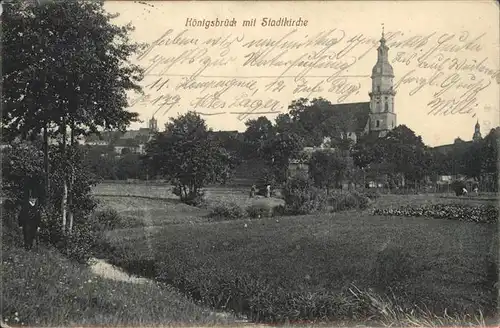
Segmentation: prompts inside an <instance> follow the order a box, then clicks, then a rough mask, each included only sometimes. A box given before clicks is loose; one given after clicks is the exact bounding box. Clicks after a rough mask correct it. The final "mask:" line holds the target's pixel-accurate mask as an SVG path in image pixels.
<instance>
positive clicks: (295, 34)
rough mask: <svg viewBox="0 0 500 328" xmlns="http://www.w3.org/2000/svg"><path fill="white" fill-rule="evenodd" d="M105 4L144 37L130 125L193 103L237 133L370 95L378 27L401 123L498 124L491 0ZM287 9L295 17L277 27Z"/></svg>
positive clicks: (435, 134)
mask: <svg viewBox="0 0 500 328" xmlns="http://www.w3.org/2000/svg"><path fill="white" fill-rule="evenodd" d="M105 8H106V9H107V10H108V11H110V12H113V13H119V14H120V15H119V16H118V17H117V18H116V19H115V20H114V23H116V24H119V25H123V24H127V23H131V24H132V25H133V26H134V27H135V30H134V31H133V33H132V35H131V38H132V40H134V41H136V42H140V43H142V44H144V48H143V50H142V51H141V52H140V53H138V54H137V55H136V56H134V58H132V59H131V60H132V62H133V63H135V64H138V65H140V66H142V67H143V68H144V69H145V70H146V74H145V78H144V80H143V81H142V82H141V85H142V86H143V87H144V92H145V93H144V95H142V96H139V95H135V94H130V102H131V106H130V108H129V110H131V111H135V112H138V113H139V114H140V118H141V119H142V120H144V123H134V124H133V125H132V126H131V128H139V127H144V126H146V122H147V120H148V119H149V118H151V117H152V116H153V115H154V116H155V118H157V120H158V123H159V126H160V128H162V127H163V125H164V123H165V122H167V121H168V120H169V119H170V118H171V117H176V116H177V115H180V114H184V113H186V112H187V111H188V110H194V111H196V112H198V113H200V115H202V116H203V117H204V118H205V119H206V121H207V124H208V126H209V127H211V128H212V129H214V130H240V131H243V130H244V129H245V124H244V123H245V121H246V120H248V119H251V118H257V117H258V116H260V115H264V116H267V117H269V118H270V119H271V120H272V119H274V118H275V117H276V116H277V115H278V114H279V113H284V112H287V111H288V109H287V108H288V106H289V105H290V104H291V102H292V101H293V100H296V99H298V98H300V97H304V98H308V99H313V98H317V97H323V98H325V99H327V100H329V101H331V102H332V103H334V104H335V103H353V102H367V101H369V100H370V98H369V92H370V91H371V79H370V75H371V70H372V68H373V66H374V65H375V62H376V60H377V46H378V41H379V39H380V38H381V34H382V31H384V36H385V38H386V39H387V45H388V46H389V48H390V49H389V61H390V63H391V65H392V67H393V69H394V75H395V76H394V80H393V83H394V87H395V89H396V92H397V93H396V96H395V101H394V103H395V112H396V114H397V124H405V125H407V126H408V127H409V128H411V129H412V130H414V131H415V132H416V133H417V134H418V135H421V136H422V138H423V140H424V142H425V143H426V144H428V145H431V146H436V145H441V144H448V143H452V142H453V140H454V139H455V138H456V137H460V138H461V139H463V140H470V139H471V138H472V134H473V132H474V125H475V124H476V122H479V123H480V124H481V130H482V133H483V136H484V135H485V134H486V133H487V131H489V129H491V128H493V127H496V126H498V125H499V111H498V110H499V106H498V104H499V100H500V99H499V84H500V76H499V60H498V58H500V57H499V31H498V26H499V16H498V5H497V4H496V2H495V1H454V2H453V3H451V2H449V1H442V2H441V1H323V2H315V1H307V2H306V1H304V2H300V1H294V2H286V1H280V2H272V1H261V2H232V1H214V2H210V1H204V2H184V1H176V2H162V1H155V2H136V1H107V2H106V3H105ZM285 18H286V19H287V20H288V21H293V22H295V23H297V22H298V24H299V26H279V25H280V24H281V25H284V23H283V22H284V21H285ZM253 19H255V26H252V25H253V24H254V21H253ZM280 19H281V20H280ZM203 20H205V22H203ZM244 20H246V22H245V24H246V25H247V26H243V24H244ZM264 21H267V26H262V24H263V22H264ZM305 21H307V25H306V24H305ZM207 22H208V23H207ZM205 23H206V24H212V25H211V26H210V25H209V26H208V28H205V25H204V24H205ZM190 24H191V25H190ZM224 24H226V26H224ZM216 25H221V26H216ZM271 25H272V26H271ZM304 25H306V26H304ZM250 113H251V114H250Z"/></svg>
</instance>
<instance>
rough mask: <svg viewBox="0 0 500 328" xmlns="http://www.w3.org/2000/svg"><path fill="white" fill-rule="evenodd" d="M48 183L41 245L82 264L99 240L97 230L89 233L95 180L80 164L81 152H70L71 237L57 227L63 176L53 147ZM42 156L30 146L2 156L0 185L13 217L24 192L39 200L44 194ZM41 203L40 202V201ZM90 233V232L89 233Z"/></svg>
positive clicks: (58, 225) (25, 144) (73, 150)
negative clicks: (50, 245)
mask: <svg viewBox="0 0 500 328" xmlns="http://www.w3.org/2000/svg"><path fill="white" fill-rule="evenodd" d="M49 151H50V159H51V161H50V163H49V164H50V172H51V175H50V181H51V189H50V194H49V195H48V196H49V202H48V205H47V206H45V207H44V208H43V209H42V224H41V227H40V237H41V240H42V241H45V242H47V243H49V244H52V245H55V246H56V247H58V248H59V249H60V250H61V251H62V252H63V253H65V254H66V255H68V256H70V257H72V258H75V259H77V260H80V261H85V260H86V259H87V258H88V257H90V256H91V253H92V247H94V245H95V242H96V240H97V239H98V235H97V232H98V229H97V230H91V229H92V224H91V221H90V220H89V217H90V215H91V214H92V212H93V211H94V209H95V207H96V205H97V203H96V200H95V199H94V198H93V197H92V195H91V188H92V187H93V185H95V183H96V181H95V179H94V177H93V176H92V175H91V174H90V173H89V170H88V168H87V167H86V166H85V165H84V162H83V160H82V156H83V154H82V152H81V151H80V150H79V149H78V148H75V149H70V152H69V155H70V156H71V157H72V161H73V165H74V171H75V174H74V181H73V184H72V189H71V192H72V194H73V202H72V203H71V210H72V212H73V214H74V227H73V228H74V230H73V232H72V234H71V235H69V236H66V235H63V234H62V231H61V225H60V214H61V200H62V196H61V195H62V192H63V190H62V189H63V187H62V183H63V178H62V176H63V174H64V172H65V167H64V165H63V163H62V162H63V159H62V158H63V157H62V155H61V153H60V149H59V148H57V147H53V148H51V149H50V150H49ZM42 156H43V155H42V154H41V152H40V151H39V150H37V148H36V147H35V146H34V145H33V144H29V143H18V144H16V143H15V144H13V147H12V148H8V149H7V150H6V151H5V153H4V161H3V163H2V164H4V166H3V172H2V173H3V174H2V184H3V185H4V188H5V189H4V191H5V192H6V196H7V197H9V198H11V199H12V200H13V201H14V208H13V209H12V213H13V214H12V215H16V214H17V210H18V208H19V205H20V202H21V201H22V197H23V195H25V192H26V188H27V187H28V188H31V189H34V195H36V196H38V197H41V196H42V194H43V189H42V186H43V183H42V181H43V178H44V169H43V157H42ZM39 199H41V198H39ZM89 229H90V230H89Z"/></svg>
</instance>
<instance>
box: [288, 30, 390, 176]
mask: <svg viewBox="0 0 500 328" xmlns="http://www.w3.org/2000/svg"><path fill="white" fill-rule="evenodd" d="M371 79H372V86H371V92H369V93H368V95H369V97H370V101H369V102H358V103H344V104H334V105H331V106H329V107H328V108H327V109H326V110H327V111H328V112H331V113H333V112H336V111H349V112H350V114H351V115H350V117H352V118H353V119H352V120H350V121H349V122H347V124H348V126H347V127H345V130H346V132H347V135H345V136H344V135H343V136H341V137H342V138H348V139H351V140H352V141H353V142H354V143H356V142H357V140H358V139H359V137H361V136H363V135H368V134H369V135H374V136H375V137H377V138H381V137H384V136H385V135H387V133H388V132H389V131H391V130H392V129H394V128H395V127H396V125H397V123H396V122H397V121H396V112H395V107H394V104H395V102H394V98H395V96H396V91H395V90H394V87H393V86H394V70H393V68H392V66H391V64H390V63H389V47H388V46H387V45H386V39H385V36H384V31H383V30H382V38H381V39H380V45H379V47H378V48H377V62H376V63H375V66H373V69H372V74H371ZM328 141H329V138H325V139H324V141H323V144H322V145H321V146H320V147H319V148H320V149H321V148H329V146H327V145H328V143H329V142H328ZM315 150H318V148H317V147H306V148H304V153H305V154H311V153H312V152H314V151H315ZM306 157H307V156H306ZM304 160H305V159H304V158H302V159H297V160H292V161H291V163H290V169H291V173H292V174H293V171H302V170H306V169H307V164H306V162H307V160H306V161H304Z"/></svg>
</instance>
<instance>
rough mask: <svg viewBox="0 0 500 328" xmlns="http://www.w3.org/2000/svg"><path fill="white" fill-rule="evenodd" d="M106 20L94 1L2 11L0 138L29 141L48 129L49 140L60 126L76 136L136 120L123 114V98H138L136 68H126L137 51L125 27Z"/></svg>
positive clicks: (138, 72)
mask: <svg viewBox="0 0 500 328" xmlns="http://www.w3.org/2000/svg"><path fill="white" fill-rule="evenodd" d="M114 17H115V16H114V15H112V14H109V13H108V12H106V10H105V9H104V8H103V2H100V1H63V2H47V3H45V4H44V5H39V6H22V5H21V4H20V2H13V3H11V4H10V5H9V6H6V7H5V10H4V12H3V14H2V26H3V36H2V43H3V50H4V52H3V58H2V61H3V69H2V91H3V98H2V99H3V110H2V123H3V126H4V127H5V129H4V132H5V134H4V136H6V137H7V138H8V139H12V138H13V137H15V136H18V135H21V136H27V135H29V134H30V133H35V134H36V133H39V132H40V131H41V130H42V128H44V127H49V128H51V125H55V126H56V128H55V130H49V133H50V134H53V135H56V134H58V135H61V133H63V131H65V129H66V125H67V126H69V127H71V128H72V133H73V134H74V135H75V136H78V135H80V134H87V133H89V132H91V131H92V132H95V131H97V129H98V128H99V127H101V128H106V129H111V128H118V129H124V128H125V127H126V126H127V125H128V124H129V123H130V122H132V121H135V120H136V119H137V116H138V115H137V113H131V112H128V111H126V110H124V108H126V107H127V94H126V91H127V90H135V91H140V87H139V85H138V82H139V80H140V79H141V78H142V69H140V68H139V67H138V66H136V65H132V64H130V63H129V62H128V58H129V57H130V56H131V55H132V54H133V53H134V52H135V51H137V50H138V46H139V45H138V44H134V43H131V42H130V39H129V37H128V33H129V32H130V31H131V30H132V27H131V26H130V25H127V26H124V27H119V26H115V25H113V24H112V23H111V19H113V18H114ZM81 22H85V24H84V25H82V24H81ZM33 76H38V77H40V78H37V79H33Z"/></svg>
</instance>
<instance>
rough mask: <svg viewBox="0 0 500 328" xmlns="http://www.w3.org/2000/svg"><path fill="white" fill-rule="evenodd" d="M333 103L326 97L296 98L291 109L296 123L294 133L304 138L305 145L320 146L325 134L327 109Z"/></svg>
mask: <svg viewBox="0 0 500 328" xmlns="http://www.w3.org/2000/svg"><path fill="white" fill-rule="evenodd" d="M328 106H331V103H330V102H328V101H327V100H324V99H313V100H312V101H309V100H308V99H305V98H300V99H297V100H294V101H293V102H292V103H291V104H290V106H288V109H289V116H290V118H291V120H292V122H293V124H294V125H295V127H294V133H296V134H297V135H299V136H300V137H302V138H303V140H304V146H306V147H314V146H319V145H320V144H321V143H322V142H323V139H324V137H325V136H327V135H328V134H325V128H324V122H325V121H326V120H327V119H328V115H327V112H326V111H325V109H326V108H328Z"/></svg>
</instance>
